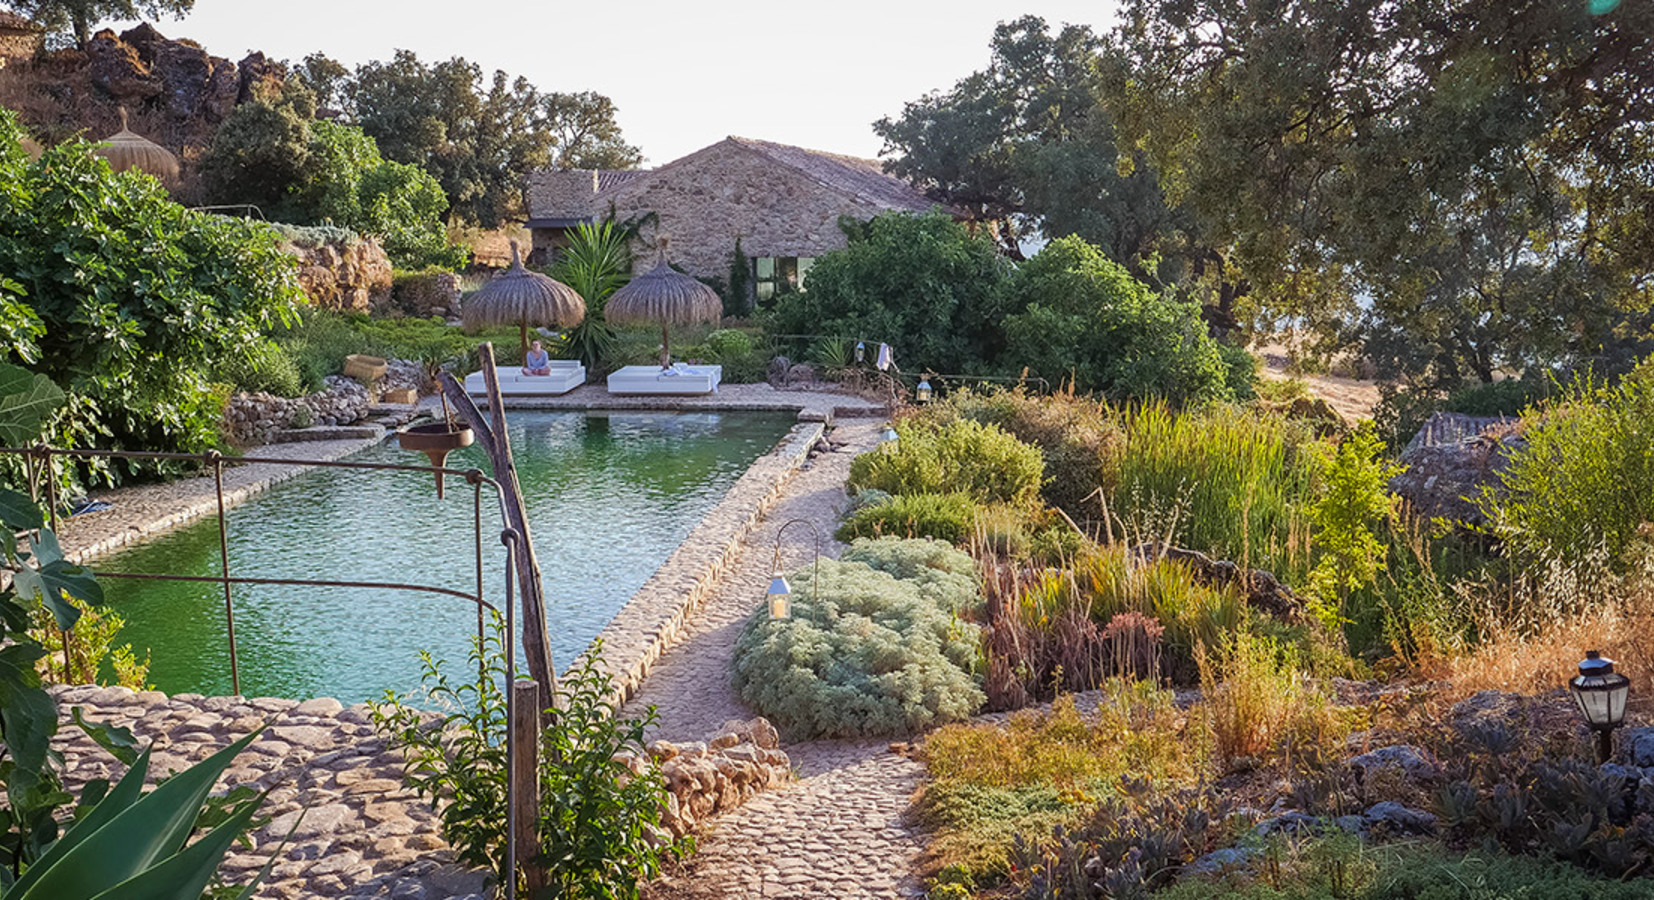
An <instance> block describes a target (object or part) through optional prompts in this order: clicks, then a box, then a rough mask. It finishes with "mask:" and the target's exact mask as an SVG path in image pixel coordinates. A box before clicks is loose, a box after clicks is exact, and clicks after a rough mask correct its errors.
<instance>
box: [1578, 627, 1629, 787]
mask: <svg viewBox="0 0 1654 900" xmlns="http://www.w3.org/2000/svg"><path fill="white" fill-rule="evenodd" d="M1568 689H1569V691H1571V692H1572V693H1573V695H1574V704H1575V705H1576V706H1578V707H1579V714H1580V715H1581V716H1583V717H1584V718H1585V724H1586V725H1588V726H1589V727H1590V729H1591V730H1592V731H1594V732H1596V735H1597V762H1599V763H1603V762H1607V761H1608V757H1610V756H1612V755H1613V754H1614V729H1616V728H1618V727H1620V726H1621V725H1623V724H1625V701H1626V698H1627V696H1629V694H1630V693H1631V679H1629V678H1627V677H1625V676H1624V675H1621V674H1619V673H1618V672H1615V671H1614V661H1613V660H1611V659H1608V658H1606V657H1604V656H1603V655H1602V653H1601V652H1600V651H1597V650H1587V651H1586V652H1585V659H1583V660H1581V661H1580V663H1579V676H1578V677H1576V678H1575V679H1574V680H1572V681H1570V682H1568Z"/></svg>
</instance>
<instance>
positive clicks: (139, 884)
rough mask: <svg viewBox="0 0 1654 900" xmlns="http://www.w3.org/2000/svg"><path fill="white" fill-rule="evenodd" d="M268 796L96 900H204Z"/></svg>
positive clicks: (247, 806) (247, 804) (95, 899)
mask: <svg viewBox="0 0 1654 900" xmlns="http://www.w3.org/2000/svg"><path fill="white" fill-rule="evenodd" d="M264 796H265V795H260V797H259V799H258V801H256V802H251V803H245V804H242V807H241V809H239V810H237V811H236V812H235V814H234V815H232V816H230V818H229V819H228V820H226V821H225V822H224V824H222V825H219V826H218V827H217V828H214V829H213V830H212V831H209V832H207V834H206V835H205V836H203V837H202V838H201V839H200V840H198V841H196V842H195V843H193V844H191V845H189V846H188V847H186V848H184V849H183V850H181V851H179V852H178V853H175V854H173V855H172V856H170V857H168V858H166V859H164V860H162V861H161V862H160V863H158V864H156V865H154V866H151V867H149V868H147V869H145V870H143V871H141V872H139V873H138V874H137V875H135V876H133V877H132V878H129V879H127V880H126V881H123V882H121V883H120V884H118V885H116V886H115V887H112V888H110V889H109V890H107V891H104V892H103V893H101V894H98V895H97V896H96V897H94V898H93V900H200V897H201V892H202V891H204V890H206V887H207V882H209V881H211V880H212V876H213V873H214V872H216V871H218V864H219V863H220V862H221V861H222V860H223V859H224V854H225V853H227V852H228V851H229V849H230V845H231V844H232V843H234V842H235V839H236V838H237V837H240V836H241V834H242V833H243V832H245V831H246V830H247V828H248V827H249V826H250V825H251V823H252V820H253V816H254V814H256V813H257V812H258V808H259V806H260V805H261V804H262V803H263V802H264Z"/></svg>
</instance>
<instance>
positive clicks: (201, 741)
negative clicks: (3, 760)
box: [52, 686, 484, 900]
mask: <svg viewBox="0 0 1654 900" xmlns="http://www.w3.org/2000/svg"><path fill="white" fill-rule="evenodd" d="M52 692H53V693H54V694H55V695H56V697H57V699H58V701H59V703H60V704H61V705H62V707H63V708H64V710H65V712H67V710H68V709H69V708H72V707H80V708H82V709H84V710H85V713H86V718H87V719H89V720H91V721H95V722H104V723H108V724H111V725H124V726H127V727H129V728H131V729H132V731H133V733H134V734H136V735H137V736H138V738H139V742H140V745H141V746H150V747H152V751H151V761H150V771H151V772H152V773H153V774H155V775H164V774H166V773H168V772H171V771H181V770H183V769H185V768H187V767H188V766H190V765H193V764H194V763H197V762H199V761H201V760H203V759H205V758H207V757H208V756H210V755H212V754H213V753H214V752H217V751H218V750H221V749H223V747H224V745H226V744H228V743H229V742H231V741H233V740H235V739H236V738H239V737H242V736H244V735H247V734H249V733H251V732H252V731H253V730H254V729H256V728H259V727H261V726H268V727H267V728H266V730H265V731H264V733H263V734H261V735H260V736H259V738H258V740H256V741H254V742H253V744H252V745H251V746H250V747H249V748H248V749H247V751H246V752H244V753H242V754H241V756H240V757H238V758H237V759H236V760H235V762H234V763H233V764H232V765H231V767H230V769H229V770H228V771H227V772H225V774H224V777H223V778H222V779H221V780H220V781H219V787H220V788H221V789H228V788H231V787H235V786H237V785H243V784H245V785H250V786H252V787H254V788H255V789H258V790H265V789H270V796H269V798H268V800H267V801H266V802H265V805H264V807H263V809H262V810H261V814H262V815H267V816H270V817H271V821H270V822H269V823H268V824H266V825H264V826H263V827H261V828H259V829H258V830H256V831H254V832H253V834H252V838H253V847H252V848H251V849H248V848H245V847H241V846H239V845H238V846H236V847H235V848H233V849H232V850H231V852H230V854H229V855H228V856H227V857H226V858H225V861H224V864H223V866H222V867H221V869H220V871H221V872H222V873H223V875H224V876H225V878H226V880H227V881H228V882H229V883H235V884H241V883H245V882H247V881H248V880H250V879H251V878H252V876H253V875H254V874H255V873H257V871H258V870H259V869H260V868H262V867H263V866H264V864H265V863H266V862H268V861H269V859H270V856H271V854H272V853H274V852H275V851H276V849H277V848H278V847H280V846H281V842H282V840H283V838H284V837H286V835H287V834H288V832H289V831H291V830H292V829H293V826H294V823H295V822H297V823H298V830H297V831H296V832H294V833H293V836H292V840H291V841H290V842H289V843H288V844H287V845H286V847H285V848H284V849H283V850H282V854H281V858H280V860H279V861H278V862H277V863H276V865H275V867H274V868H273V869H272V870H271V872H270V878H269V880H267V881H266V882H265V883H264V884H262V885H261V886H260V887H259V889H258V892H257V893H256V894H255V895H254V896H255V897H256V898H258V900H297V898H309V897H339V898H349V900H384V898H396V900H445V898H456V900H481V892H482V891H483V879H484V873H483V872H481V871H474V870H467V869H464V868H461V867H458V866H455V865H453V864H452V858H453V853H452V851H451V850H449V849H448V845H447V844H446V843H444V842H443V840H442V837H441V833H440V831H439V829H438V825H437V818H436V814H435V813H434V812H432V811H431V808H430V806H429V805H427V804H426V803H424V802H423V801H421V800H419V799H418V798H417V797H416V796H415V795H414V794H413V793H412V792H411V791H408V790H406V789H404V788H403V787H402V781H401V778H402V758H401V755H400V754H398V753H396V752H394V751H391V750H389V749H387V748H386V746H385V742H384V741H383V740H381V739H379V738H377V737H375V736H374V732H373V725H372V724H371V719H370V718H369V714H368V709H367V707H366V706H363V705H357V706H352V707H348V708H345V707H341V706H340V705H339V702H338V701H337V700H328V699H320V700H306V701H304V702H303V703H300V702H298V701H296V700H281V699H277V698H274V697H257V698H248V697H202V696H200V695H198V694H177V695H174V696H172V697H168V696H166V695H165V694H162V693H160V692H159V691H142V692H138V693H134V692H133V691H130V690H127V689H125V688H119V687H109V688H100V687H95V686H79V687H54V688H52ZM54 746H55V747H56V748H57V749H59V750H60V751H61V752H62V753H63V755H64V761H65V763H66V765H65V769H66V774H65V782H66V785H67V786H68V787H69V788H70V790H71V791H72V792H74V793H77V794H78V793H79V790H80V786H81V785H82V784H84V783H85V782H86V781H88V780H90V779H93V778H110V779H112V780H113V779H114V778H118V777H119V776H120V773H121V771H123V767H122V766H121V765H120V764H119V763H117V762H115V761H114V760H113V759H112V758H110V756H109V755H108V754H107V753H105V752H104V751H103V750H102V749H100V748H98V747H97V746H96V745H95V744H93V743H92V741H91V739H90V738H88V737H86V736H85V735H84V734H83V733H81V731H80V730H79V729H77V728H74V727H63V728H61V729H60V730H59V732H58V737H57V738H56V739H55V741H54ZM301 811H303V813H304V817H303V819H302V821H300V820H299V814H300V812H301Z"/></svg>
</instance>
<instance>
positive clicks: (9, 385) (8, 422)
mask: <svg viewBox="0 0 1654 900" xmlns="http://www.w3.org/2000/svg"><path fill="white" fill-rule="evenodd" d="M62 405H63V392H62V391H60V390H58V387H57V385H55V384H52V380H51V379H50V378H47V377H46V376H44V375H36V374H34V373H33V372H30V371H28V370H26V369H20V368H18V367H17V366H14V365H11V364H9V363H0V446H6V447H21V446H24V445H26V444H28V443H29V442H31V441H33V440H34V439H35V438H37V437H39V436H40V427H41V425H42V424H43V423H45V421H46V419H47V417H48V416H50V415H51V414H52V413H54V412H56V411H57V408H58V407H60V406H62Z"/></svg>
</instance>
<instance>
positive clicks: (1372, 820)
mask: <svg viewBox="0 0 1654 900" xmlns="http://www.w3.org/2000/svg"><path fill="white" fill-rule="evenodd" d="M1361 818H1362V820H1363V821H1365V822H1366V823H1367V827H1368V828H1380V827H1382V828H1386V829H1389V830H1391V831H1392V832H1394V833H1396V834H1430V833H1432V832H1434V831H1435V830H1436V817H1435V816H1434V815H1431V814H1430V813H1427V812H1425V811H1424V810H1422V809H1412V808H1411V807H1407V806H1402V805H1401V804H1400V803H1397V802H1395V801H1394V800H1385V801H1383V802H1380V803H1374V804H1373V805H1372V806H1369V807H1367V811H1366V812H1364V813H1362V814H1361Z"/></svg>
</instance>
